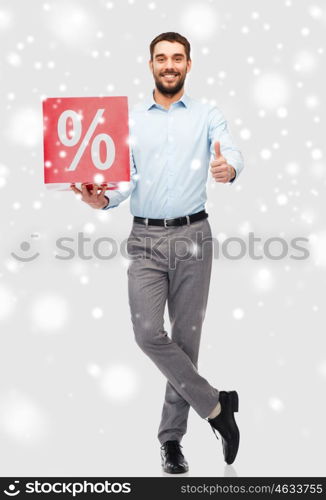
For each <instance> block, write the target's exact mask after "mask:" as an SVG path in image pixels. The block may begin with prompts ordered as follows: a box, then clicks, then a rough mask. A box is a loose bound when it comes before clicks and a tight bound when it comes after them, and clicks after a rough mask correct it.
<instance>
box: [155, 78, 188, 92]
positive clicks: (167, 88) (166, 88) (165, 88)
mask: <svg viewBox="0 0 326 500" xmlns="http://www.w3.org/2000/svg"><path fill="white" fill-rule="evenodd" d="M165 74H169V73H165ZM170 74H171V73H170ZM179 75H180V73H178V77H179ZM186 75H187V73H185V74H184V75H181V77H179V78H178V80H177V81H176V82H175V84H174V85H169V84H167V85H165V84H164V82H162V81H161V80H160V78H159V77H157V76H156V75H155V74H154V73H153V76H154V81H155V85H156V88H157V90H158V91H159V92H161V94H163V95H166V96H173V95H175V94H177V93H178V92H179V91H180V90H181V89H182V87H183V85H184V82H185V79H186ZM159 76H162V75H159Z"/></svg>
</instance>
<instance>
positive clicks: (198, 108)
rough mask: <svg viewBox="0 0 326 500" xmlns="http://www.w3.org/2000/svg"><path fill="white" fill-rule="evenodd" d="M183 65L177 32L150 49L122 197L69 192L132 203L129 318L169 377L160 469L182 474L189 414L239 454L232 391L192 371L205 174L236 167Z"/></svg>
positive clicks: (206, 230)
mask: <svg viewBox="0 0 326 500" xmlns="http://www.w3.org/2000/svg"><path fill="white" fill-rule="evenodd" d="M191 65H192V61H191V58H190V44H189V42H188V40H187V39H186V38H185V37H183V36H181V35H180V34H178V33H174V32H169V33H162V34H161V35H159V36H157V37H156V38H155V39H154V40H153V41H152V42H151V44H150V60H149V68H150V71H151V72H152V74H153V77H154V81H155V89H154V91H153V92H152V94H151V95H150V96H149V98H148V99H146V100H145V101H144V102H143V103H141V104H138V105H136V106H135V107H134V109H133V112H132V114H131V135H132V139H133V140H132V141H131V144H132V155H131V182H130V187H129V189H127V190H124V191H123V190H115V191H108V192H107V194H106V191H105V190H106V188H105V187H104V186H102V187H98V186H93V189H90V190H88V189H86V186H83V188H82V191H79V190H77V189H76V188H75V187H74V186H72V189H73V190H74V191H75V192H76V193H80V194H81V195H82V200H83V201H84V202H86V203H88V204H89V205H90V206H91V207H93V208H98V209H103V210H108V209H112V208H115V207H117V206H118V205H119V204H120V203H121V202H122V201H124V200H125V199H126V198H127V197H128V196H129V195H131V198H130V209H131V213H132V215H133V216H134V217H133V224H132V229H131V233H130V235H129V238H128V246H127V249H128V253H129V256H130V259H131V263H130V266H129V268H128V294H129V305H130V310H131V319H132V324H133V330H134V335H135V340H136V342H137V344H138V345H139V347H140V348H141V349H142V350H143V352H144V353H145V354H146V355H147V356H148V357H149V358H150V359H151V360H152V361H153V362H154V363H155V365H156V366H157V367H158V369H159V370H160V371H161V372H162V374H163V375H164V376H165V377H166V379H167V384H166V391H165V399H164V404H163V409H162V416H161V422H160V425H159V429H158V439H159V441H160V443H161V463H162V466H163V470H164V471H165V472H169V473H173V474H175V473H182V472H186V471H187V470H188V463H187V461H186V459H185V457H184V455H183V453H182V451H181V448H182V446H181V444H180V442H181V440H182V437H183V436H184V434H185V433H186V430H187V420H188V413H189V408H190V407H192V408H193V409H194V410H195V411H196V412H197V413H198V415H199V416H200V417H201V418H203V419H207V421H208V423H209V424H210V426H211V428H212V430H213V431H214V433H215V434H216V431H217V432H218V433H219V434H220V436H221V439H222V445H223V453H224V459H225V461H226V462H227V463H228V464H231V463H233V461H234V460H235V458H236V455H237V452H238V447H239V429H238V426H237V424H236V421H235V418H234V412H236V411H238V393H237V392H236V391H234V390H232V391H223V390H218V389H217V388H216V387H214V386H212V385H210V384H209V382H208V381H207V380H206V379H205V378H204V377H202V376H201V375H200V374H199V372H198V356H199V345H200V338H201V331H202V324H203V321H204V317H205V311H206V305H207V299H208V291H209V284H210V276H211V266H212V235H211V228H210V224H209V222H208V219H207V217H208V214H207V212H206V211H205V202H206V199H207V195H206V183H207V176H208V171H209V169H210V173H211V175H212V177H213V178H214V179H215V181H216V182H221V183H228V184H231V183H233V182H234V181H235V180H236V179H237V178H238V176H239V174H240V172H241V170H242V169H243V166H244V165H243V158H242V155H241V152H240V151H239V150H238V148H237V147H236V145H235V144H234V142H233V139H232V137H231V135H230V132H229V128H228V125H227V122H226V120H225V118H224V116H223V114H222V113H221V111H220V110H219V109H218V108H217V107H216V106H211V105H208V104H203V103H201V102H200V101H199V100H196V99H193V98H191V97H190V96H189V95H187V94H186V93H185V91H184V83H185V79H186V76H187V73H188V72H189V71H190V69H191ZM148 241H151V244H152V246H151V249H149V248H148ZM194 249H195V250H194ZM166 303H167V305H168V312H169V319H170V323H171V335H170V336H169V335H168V332H167V331H166V330H165V328H164V310H165V306H166ZM217 333H218V332H217ZM225 355H227V354H225ZM151 390H152V389H150V390H149V393H148V404H150V402H151V392H150V391H151ZM216 437H217V434H216ZM143 452H144V450H143ZM144 456H146V455H144V454H143V455H142V460H144ZM145 466H146V464H145Z"/></svg>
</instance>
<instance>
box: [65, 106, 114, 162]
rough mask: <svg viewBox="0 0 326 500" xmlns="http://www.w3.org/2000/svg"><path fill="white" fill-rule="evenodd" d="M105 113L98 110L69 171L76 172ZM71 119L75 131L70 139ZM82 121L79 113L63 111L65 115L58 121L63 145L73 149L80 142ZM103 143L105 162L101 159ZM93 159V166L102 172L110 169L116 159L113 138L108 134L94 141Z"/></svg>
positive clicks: (97, 137) (92, 148) (70, 110)
mask: <svg viewBox="0 0 326 500" xmlns="http://www.w3.org/2000/svg"><path fill="white" fill-rule="evenodd" d="M103 113H104V109H98V110H97V112H96V115H95V116H94V118H93V120H92V123H91V124H90V126H89V127H88V129H87V131H86V134H85V137H84V139H83V140H82V142H81V143H80V146H79V148H78V150H77V153H76V154H75V156H74V159H73V160H72V162H71V164H70V166H69V168H68V169H67V170H70V171H71V170H76V167H77V165H78V163H79V161H80V159H81V157H82V155H83V153H84V151H85V149H86V147H87V146H88V143H89V141H90V139H91V137H92V135H93V134H94V132H95V129H96V127H97V124H98V123H100V122H101V120H102V115H103ZM69 118H70V119H71V120H72V124H73V129H72V133H71V134H70V137H68V136H67V120H68V119H69ZM81 119H82V117H81V115H79V114H78V113H76V111H73V110H72V109H67V110H65V111H63V113H61V115H60V117H59V120H58V136H59V139H60V141H61V142H62V144H64V145H65V146H68V147H73V146H75V145H76V144H77V143H78V142H79V140H80V138H81V135H82V125H81ZM102 141H103V142H104V143H105V145H106V159H105V161H103V162H102V161H101V158H100V147H101V142H102ZM91 157H92V161H93V164H94V166H95V167H96V168H98V169H100V170H107V169H108V168H110V167H111V165H112V164H113V162H114V158H115V146H114V142H113V139H112V137H111V136H109V135H108V134H97V135H96V136H95V138H94V139H93V141H92V145H91Z"/></svg>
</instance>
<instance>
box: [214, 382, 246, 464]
mask: <svg viewBox="0 0 326 500" xmlns="http://www.w3.org/2000/svg"><path fill="white" fill-rule="evenodd" d="M219 402H220V403H221V412H220V413H219V414H218V415H217V417H214V418H208V422H209V423H210V425H211V428H212V430H213V432H214V434H215V436H216V437H217V434H216V432H215V430H217V431H218V432H219V434H220V435H221V438H222V445H223V454H224V460H225V461H226V463H227V464H232V463H233V462H234V460H235V457H236V456H237V453H238V449H239V441H240V432H239V429H238V426H237V423H236V421H235V418H234V412H236V411H238V410H239V396H238V393H237V392H236V391H229V392H227V391H220V393H219ZM217 439H218V437H217Z"/></svg>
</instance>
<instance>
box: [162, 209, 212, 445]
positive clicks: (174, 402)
mask: <svg viewBox="0 0 326 500" xmlns="http://www.w3.org/2000/svg"><path fill="white" fill-rule="evenodd" d="M199 232H201V233H202V238H203V239H204V241H201V238H199ZM196 233H197V238H196ZM175 237H178V240H179V242H180V243H176V244H175V245H174V247H175V249H176V252H172V260H171V262H170V264H173V265H172V268H171V269H169V289H168V309H169V317H170V322H171V338H172V339H173V341H174V342H176V343H177V344H178V346H179V347H180V348H181V349H182V350H183V351H184V352H185V353H186V354H187V355H188V356H189V358H190V359H191V361H192V363H193V364H194V365H195V366H196V368H198V355H199V346H200V338H201V331H202V324H203V321H204V317H205V311H206V305H207V299H208V291H209V284H210V276H211V267H212V242H211V230H210V225H209V223H208V221H207V219H205V220H204V221H198V222H197V223H195V224H192V225H190V226H182V227H179V228H178V229H177V230H176V232H175ZM205 238H206V240H205ZM187 240H189V244H190V245H191V242H193V243H194V244H196V245H197V246H196V255H194V256H192V257H191V258H189V259H187V258H186V256H185V257H183V258H180V259H178V255H179V256H182V255H185V251H184V250H185V246H186V243H187ZM215 404H216V403H215ZM189 408H190V406H189V404H188V402H187V401H186V400H185V399H184V398H183V397H182V395H181V394H180V393H179V392H178V391H177V390H176V389H175V388H174V387H173V386H172V385H171V383H170V382H169V381H167V384H166V391H165V401H164V405H163V410H162V417H161V423H160V426H159V431H158V439H159V441H160V442H161V443H163V442H164V441H166V440H168V439H175V438H174V437H173V438H172V437H171V436H178V439H179V440H181V437H182V436H183V435H184V434H185V433H186V430H187V419H188V413H189ZM212 409H213V407H212V408H211V410H212Z"/></svg>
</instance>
